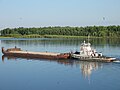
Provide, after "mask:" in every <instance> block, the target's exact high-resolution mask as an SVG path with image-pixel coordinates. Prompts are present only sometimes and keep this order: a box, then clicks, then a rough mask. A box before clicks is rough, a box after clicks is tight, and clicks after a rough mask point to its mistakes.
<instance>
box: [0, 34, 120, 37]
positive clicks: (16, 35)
mask: <svg viewBox="0 0 120 90" xmlns="http://www.w3.org/2000/svg"><path fill="white" fill-rule="evenodd" d="M0 38H88V36H70V35H38V34H31V35H20V34H11V35H5V36H0ZM90 38H120V37H95V36H90Z"/></svg>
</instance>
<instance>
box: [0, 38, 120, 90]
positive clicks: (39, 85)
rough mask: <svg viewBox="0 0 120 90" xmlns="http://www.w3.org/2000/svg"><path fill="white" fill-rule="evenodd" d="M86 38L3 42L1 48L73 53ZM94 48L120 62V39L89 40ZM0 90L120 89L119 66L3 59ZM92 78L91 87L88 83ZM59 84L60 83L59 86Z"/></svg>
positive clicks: (72, 61) (5, 40) (12, 58)
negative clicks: (15, 47)
mask: <svg viewBox="0 0 120 90" xmlns="http://www.w3.org/2000/svg"><path fill="white" fill-rule="evenodd" d="M84 40H85V39H50V38H47V39H45V38H42V39H0V46H1V47H5V49H7V48H11V47H14V46H17V47H19V48H21V49H22V50H28V51H49V52H70V51H71V50H73V51H75V50H76V49H77V50H79V49H80V44H81V43H82V42H83V41H84ZM90 43H91V44H92V46H93V48H95V49H96V50H97V51H98V52H102V53H103V54H104V55H107V56H112V57H115V58H119V59H120V39H90ZM2 55H3V54H2V52H0V57H1V58H2V60H0V72H1V73H0V90H120V87H119V86H120V83H119V82H120V78H119V75H120V64H115V63H101V62H85V61H76V60H46V59H40V60H39V59H28V58H27V59H26V58H21V57H2ZM89 79H90V84H89V83H88V80H89ZM58 82H59V83H58Z"/></svg>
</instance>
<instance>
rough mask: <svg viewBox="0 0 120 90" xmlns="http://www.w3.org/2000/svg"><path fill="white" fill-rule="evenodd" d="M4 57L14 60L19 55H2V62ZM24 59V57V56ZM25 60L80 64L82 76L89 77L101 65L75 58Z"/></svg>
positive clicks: (71, 64)
mask: <svg viewBox="0 0 120 90" xmlns="http://www.w3.org/2000/svg"><path fill="white" fill-rule="evenodd" d="M5 58H7V60H16V61H17V59H19V57H13V56H12V57H11V56H4V55H3V56H2V62H3V63H4V62H5V61H4V60H5ZM24 59H25V58H24ZM25 60H40V61H42V60H44V61H47V62H57V63H58V64H63V65H65V66H67V65H69V66H71V67H73V66H80V70H81V74H82V75H83V76H84V78H88V79H90V75H91V74H92V72H93V71H96V70H98V69H99V68H102V67H103V65H102V63H101V62H88V61H78V60H77V61H76V60H52V59H51V60H49V59H34V58H33V59H25Z"/></svg>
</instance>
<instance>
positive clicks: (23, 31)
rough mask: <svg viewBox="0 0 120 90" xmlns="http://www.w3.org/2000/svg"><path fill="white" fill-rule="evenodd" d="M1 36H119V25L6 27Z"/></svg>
mask: <svg viewBox="0 0 120 90" xmlns="http://www.w3.org/2000/svg"><path fill="white" fill-rule="evenodd" d="M0 32H1V36H7V35H11V34H13V35H14V34H15V35H16V34H18V35H33V34H37V35H70V36H88V35H90V36H95V37H119V36H120V26H119V25H118V26H86V27H69V26H66V27H59V26H56V27H39V28H24V27H19V28H11V29H10V28H6V29H3V30H1V31H0Z"/></svg>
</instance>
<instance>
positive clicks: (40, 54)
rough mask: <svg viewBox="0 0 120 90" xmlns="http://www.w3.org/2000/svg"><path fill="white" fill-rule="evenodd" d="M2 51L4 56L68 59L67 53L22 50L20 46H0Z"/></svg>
mask: <svg viewBox="0 0 120 90" xmlns="http://www.w3.org/2000/svg"><path fill="white" fill-rule="evenodd" d="M2 53H3V54H4V55H5V56H15V57H25V58H43V59H68V58H70V54H69V53H51V52H31V51H23V50H21V48H17V47H16V46H15V48H10V49H7V50H5V49H4V47H2Z"/></svg>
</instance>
